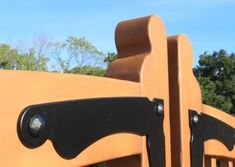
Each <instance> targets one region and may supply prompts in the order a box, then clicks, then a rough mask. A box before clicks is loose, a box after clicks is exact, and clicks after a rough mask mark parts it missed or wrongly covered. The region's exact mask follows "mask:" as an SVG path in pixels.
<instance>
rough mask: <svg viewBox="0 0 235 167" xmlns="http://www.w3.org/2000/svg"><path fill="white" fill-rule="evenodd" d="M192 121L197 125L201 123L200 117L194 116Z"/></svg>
mask: <svg viewBox="0 0 235 167" xmlns="http://www.w3.org/2000/svg"><path fill="white" fill-rule="evenodd" d="M192 121H193V123H194V124H197V123H198V121H199V117H198V115H194V116H193V119H192Z"/></svg>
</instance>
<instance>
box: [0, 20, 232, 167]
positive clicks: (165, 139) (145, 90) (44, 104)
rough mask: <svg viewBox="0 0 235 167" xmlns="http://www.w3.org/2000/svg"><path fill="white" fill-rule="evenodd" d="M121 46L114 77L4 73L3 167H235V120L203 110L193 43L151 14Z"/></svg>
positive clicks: (124, 33)
mask: <svg viewBox="0 0 235 167" xmlns="http://www.w3.org/2000/svg"><path fill="white" fill-rule="evenodd" d="M115 42H116V47H117V51H118V59H117V60H115V61H114V62H112V63H111V64H110V66H109V67H108V69H107V72H106V74H105V77H94V76H82V75H72V74H59V73H44V72H26V71H5V70H1V71H0V92H1V94H0V106H1V110H0V132H1V133H0V166H1V167H79V166H92V165H93V164H97V163H99V162H105V166H106V167H149V166H150V167H203V166H204V167H216V166H217V165H218V164H219V166H220V167H235V148H234V145H235V118H234V117H232V116H230V115H228V114H226V113H224V112H222V111H219V110H217V109H215V108H212V107H210V106H207V105H204V104H202V99H201V90H200V87H199V84H198V82H197V80H196V78H195V77H194V75H193V71H192V65H193V50H192V46H191V43H190V41H189V39H188V38H187V36H185V35H176V36H170V37H168V36H167V35H166V29H165V27H164V24H163V23H162V21H161V19H160V18H159V17H157V16H149V17H143V18H138V19H133V20H128V21H124V22H121V23H119V24H118V26H117V28H116V32H115ZM32 148H34V149H32Z"/></svg>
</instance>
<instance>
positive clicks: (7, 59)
mask: <svg viewBox="0 0 235 167" xmlns="http://www.w3.org/2000/svg"><path fill="white" fill-rule="evenodd" d="M48 61H49V59H48V58H46V57H44V56H41V57H39V56H37V55H36V52H35V50H34V49H29V50H28V52H27V53H19V51H18V50H17V49H14V48H11V47H10V46H9V45H8V44H0V68H1V69H14V70H30V71H47V62H48Z"/></svg>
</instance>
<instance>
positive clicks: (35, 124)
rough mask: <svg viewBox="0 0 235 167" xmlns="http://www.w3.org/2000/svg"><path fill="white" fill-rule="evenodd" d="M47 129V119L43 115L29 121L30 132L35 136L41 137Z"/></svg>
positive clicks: (33, 117) (35, 116)
mask: <svg viewBox="0 0 235 167" xmlns="http://www.w3.org/2000/svg"><path fill="white" fill-rule="evenodd" d="M44 128H45V119H44V118H43V117H42V116H41V115H34V116H32V117H31V118H30V120H29V132H30V133H31V135H33V136H39V135H40V134H41V132H42V131H43V130H44Z"/></svg>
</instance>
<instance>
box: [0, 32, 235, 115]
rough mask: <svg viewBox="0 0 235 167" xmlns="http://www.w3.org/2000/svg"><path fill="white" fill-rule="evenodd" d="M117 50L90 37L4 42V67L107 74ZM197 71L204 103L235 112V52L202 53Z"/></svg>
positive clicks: (0, 47)
mask: <svg viewBox="0 0 235 167" xmlns="http://www.w3.org/2000/svg"><path fill="white" fill-rule="evenodd" d="M116 58H117V55H116V53H103V52H102V51H100V50H99V49H97V48H96V47H95V46H94V45H93V44H92V43H91V42H89V41H88V40H87V39H86V38H78V37H74V36H69V37H68V38H67V39H66V40H62V41H49V40H47V38H38V39H37V40H36V42H34V45H33V46H32V47H30V48H28V49H26V50H24V49H21V48H17V47H12V46H10V45H9V44H6V43H2V44H0V69H11V70H30V71H53V72H61V73H75V74H84V75H94V76H101V77H102V76H104V74H105V70H106V68H107V66H108V65H109V64H110V63H111V62H112V61H114V60H115V59H116ZM193 72H194V74H195V76H196V78H197V80H198V82H199V84H200V87H201V90H202V99H203V103H205V104H208V105H211V106H214V107H216V108H218V109H221V110H223V111H225V112H227V113H230V114H235V54H234V53H227V52H226V51H225V50H219V51H215V52H213V53H208V52H205V53H203V54H202V55H200V59H199V62H198V65H197V66H196V67H194V68H193Z"/></svg>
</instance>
